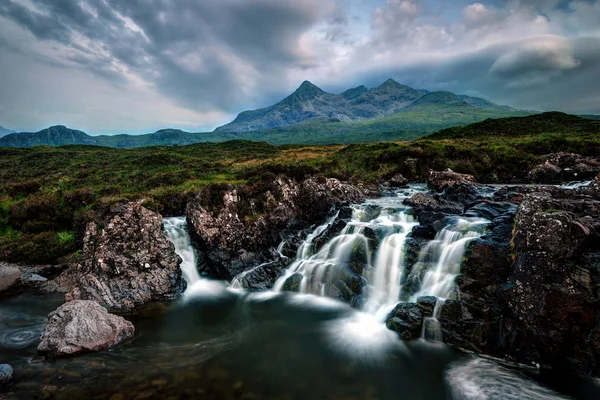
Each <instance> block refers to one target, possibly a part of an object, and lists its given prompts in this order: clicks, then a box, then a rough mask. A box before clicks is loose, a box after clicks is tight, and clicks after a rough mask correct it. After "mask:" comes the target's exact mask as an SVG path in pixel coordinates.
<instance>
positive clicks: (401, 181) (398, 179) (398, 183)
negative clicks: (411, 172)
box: [389, 174, 408, 187]
mask: <svg viewBox="0 0 600 400" xmlns="http://www.w3.org/2000/svg"><path fill="white" fill-rule="evenodd" d="M389 185H390V186H391V187H407V186H408V179H406V178H405V177H404V176H402V174H396V175H394V176H393V177H392V179H390V180H389Z"/></svg>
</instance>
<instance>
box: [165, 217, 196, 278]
mask: <svg viewBox="0 0 600 400" xmlns="http://www.w3.org/2000/svg"><path fill="white" fill-rule="evenodd" d="M163 226H164V229H165V232H166V233H167V236H169V239H170V240H171V242H172V243H173V245H174V246H175V253H177V255H178V256H179V257H181V259H182V260H183V261H182V262H181V267H180V268H181V272H182V273H183V278H184V279H185V281H186V282H187V285H188V288H190V287H191V286H192V285H194V283H196V282H198V281H199V280H200V275H199V274H198V270H197V268H196V252H195V250H194V247H193V246H192V240H191V239H190V234H189V232H188V230H187V221H186V219H185V217H171V218H165V219H163Z"/></svg>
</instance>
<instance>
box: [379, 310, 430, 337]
mask: <svg viewBox="0 0 600 400" xmlns="http://www.w3.org/2000/svg"><path fill="white" fill-rule="evenodd" d="M385 324H386V326H387V327H388V329H391V330H393V331H394V332H396V333H398V335H400V337H401V338H402V339H403V340H411V339H418V338H419V337H421V329H422V327H423V314H422V313H421V308H420V307H419V305H418V304H416V303H399V304H398V305H396V307H394V309H393V310H392V311H391V312H390V313H389V315H388V316H387V319H386V322H385Z"/></svg>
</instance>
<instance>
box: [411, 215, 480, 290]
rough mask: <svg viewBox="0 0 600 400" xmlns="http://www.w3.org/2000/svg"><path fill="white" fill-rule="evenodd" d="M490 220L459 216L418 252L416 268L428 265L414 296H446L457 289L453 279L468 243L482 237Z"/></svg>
mask: <svg viewBox="0 0 600 400" xmlns="http://www.w3.org/2000/svg"><path fill="white" fill-rule="evenodd" d="M488 223H489V221H488V220H486V219H482V218H457V219H456V220H454V221H452V222H450V223H449V224H448V226H446V227H445V228H443V229H442V230H441V231H440V232H438V234H437V235H436V236H435V238H434V239H433V240H432V241H431V242H429V243H428V244H427V245H426V246H425V247H424V248H423V250H422V251H421V252H420V254H419V258H418V261H417V265H415V267H414V268H423V269H424V268H429V269H428V270H427V271H426V272H425V274H424V276H423V279H422V283H421V287H420V289H419V291H417V292H416V293H415V294H414V295H413V296H412V300H413V301H416V299H417V298H418V297H421V296H435V297H437V298H438V299H446V298H448V296H450V294H451V293H452V290H453V289H454V279H455V278H456V276H457V275H458V274H459V273H460V264H461V262H462V257H463V255H464V253H465V249H466V248H467V245H468V244H469V242H471V241H472V240H475V239H477V238H478V237H480V236H481V235H482V234H483V233H482V228H483V227H484V226H485V225H486V224H488Z"/></svg>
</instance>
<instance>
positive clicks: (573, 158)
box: [527, 152, 600, 183]
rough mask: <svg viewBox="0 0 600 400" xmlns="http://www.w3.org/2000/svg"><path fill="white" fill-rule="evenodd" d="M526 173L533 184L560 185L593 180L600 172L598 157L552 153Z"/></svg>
mask: <svg viewBox="0 0 600 400" xmlns="http://www.w3.org/2000/svg"><path fill="white" fill-rule="evenodd" d="M544 159H545V161H544V162H543V163H542V164H538V165H536V166H535V167H533V169H532V170H531V171H530V172H529V173H528V175H527V176H528V179H529V180H530V181H531V182H534V183H561V182H565V181H575V180H579V181H582V180H586V179H591V178H593V177H594V176H595V175H596V174H598V172H599V171H600V157H584V156H581V155H579V154H575V153H564V152H560V153H552V154H549V155H547V156H545V157H544Z"/></svg>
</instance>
